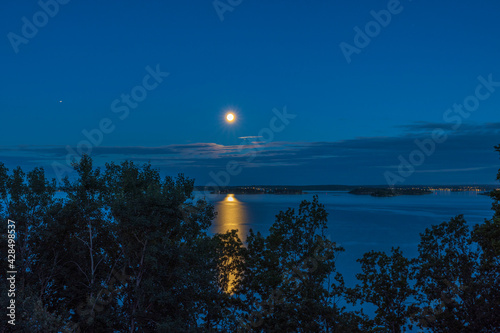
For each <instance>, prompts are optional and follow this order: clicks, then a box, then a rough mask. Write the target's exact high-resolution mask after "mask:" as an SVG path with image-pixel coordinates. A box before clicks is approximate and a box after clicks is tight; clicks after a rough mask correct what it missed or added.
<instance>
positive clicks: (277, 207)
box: [206, 191, 493, 286]
mask: <svg viewBox="0 0 500 333" xmlns="http://www.w3.org/2000/svg"><path fill="white" fill-rule="evenodd" d="M315 195H317V196H318V199H319V202H320V203H322V204H324V205H325V209H326V210H327V212H328V222H327V226H328V229H327V232H326V235H327V236H328V237H329V239H330V240H332V241H334V242H336V243H337V245H339V246H342V247H343V248H344V249H345V251H344V252H342V253H341V254H340V255H339V256H338V258H337V259H336V266H337V270H338V271H339V272H340V273H341V274H342V275H343V277H344V280H345V282H346V285H347V286H354V285H355V284H356V277H355V276H356V274H357V273H359V272H361V269H360V264H359V263H358V262H356V259H358V258H361V257H362V256H363V254H364V253H366V252H369V251H371V250H375V251H386V252H389V251H390V250H391V247H400V248H401V250H402V251H403V254H404V255H405V256H406V257H408V258H413V257H416V256H418V244H419V242H420V234H421V233H423V232H424V231H425V229H426V228H430V227H431V226H432V225H436V224H439V223H442V222H444V221H449V220H450V219H451V218H453V217H454V216H457V215H459V214H463V215H464V217H465V219H466V221H467V222H468V224H469V225H470V227H471V228H472V227H473V226H474V225H475V224H478V223H482V222H484V220H485V219H490V218H491V217H492V216H493V211H492V210H491V206H492V200H491V198H490V197H488V196H485V195H480V194H479V193H478V192H469V191H464V192H451V191H435V192H433V193H432V194H428V195H409V196H397V197H372V196H369V195H353V194H349V193H348V192H338V191H327V192H313V191H311V192H307V191H306V192H305V193H304V194H297V195H279V194H247V195H234V194H227V195H220V194H211V195H209V196H208V197H206V199H207V200H208V201H210V202H211V203H213V204H214V206H215V210H216V212H217V217H216V219H215V220H214V222H213V224H212V227H211V229H210V231H211V232H212V233H222V232H225V231H227V230H231V229H237V230H238V235H239V237H240V239H242V241H245V239H246V235H247V234H248V231H249V230H250V229H253V231H255V232H257V231H258V232H261V233H262V234H263V235H268V234H269V228H270V227H271V225H272V224H273V223H274V221H275V216H276V215H277V214H278V213H279V212H280V211H285V210H287V209H288V208H289V207H290V208H295V211H296V212H297V211H298V207H299V204H300V202H301V201H303V200H309V201H310V200H312V199H313V196H315Z"/></svg>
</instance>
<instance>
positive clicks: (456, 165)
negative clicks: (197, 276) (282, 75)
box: [0, 123, 500, 184]
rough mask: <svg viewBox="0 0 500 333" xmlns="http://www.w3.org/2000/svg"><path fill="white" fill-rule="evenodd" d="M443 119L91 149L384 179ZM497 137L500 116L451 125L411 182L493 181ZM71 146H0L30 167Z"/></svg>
mask: <svg viewBox="0 0 500 333" xmlns="http://www.w3.org/2000/svg"><path fill="white" fill-rule="evenodd" d="M441 125H443V124H437V123H436V124H434V123H415V124H411V125H407V126H405V127H404V128H405V131H404V132H403V133H402V134H401V135H399V136H392V137H360V138H355V139H350V140H342V141H334V142H284V141H281V142H271V143H259V144H252V143H251V142H248V143H245V144H243V145H221V144H217V143H203V142H201V143H189V144H175V145H168V146H161V147H141V146H133V147H95V148H94V149H93V151H92V156H93V158H94V160H95V163H96V165H103V164H104V163H105V162H108V161H115V162H120V161H123V160H125V159H127V160H132V161H135V162H137V163H145V162H151V163H152V164H153V166H155V167H157V168H160V169H161V170H162V171H164V172H166V173H170V174H175V173H178V172H184V173H186V174H188V175H191V176H193V177H195V178H196V179H197V182H198V183H199V182H206V181H208V180H209V177H208V174H209V172H210V171H217V170H223V169H224V168H225V167H226V165H227V163H228V162H229V161H236V162H237V163H239V164H240V165H241V166H242V167H243V168H245V169H246V171H244V172H242V173H241V175H240V176H238V177H235V178H234V180H233V181H234V182H237V183H254V182H259V183H260V182H266V181H267V182H269V183H274V184H278V183H310V184H312V183H340V184H348V183H349V184H356V183H360V184H363V183H364V184H371V183H375V184H382V183H384V179H383V169H390V168H396V167H397V165H398V160H397V157H398V156H399V155H400V154H403V155H404V154H407V153H408V152H409V151H411V150H412V149H414V147H415V143H414V142H415V140H416V139H423V138H425V137H426V134H425V131H427V130H432V129H434V128H443V127H444V126H441ZM254 138H255V137H251V138H250V139H252V140H253V139H254ZM499 143H500V123H488V124H483V125H479V124H468V125H466V126H462V127H461V130H460V131H456V132H453V131H450V132H449V139H448V140H447V141H446V142H445V143H444V144H441V145H439V146H438V147H437V148H436V152H435V153H434V154H433V155H432V156H431V157H430V158H428V159H427V160H426V162H425V165H424V166H423V167H422V168H421V170H417V171H416V172H415V175H414V176H412V178H411V179H408V182H410V183H436V182H441V183H453V182H455V183H461V182H467V181H470V182H472V181H474V182H488V183H491V182H492V181H493V179H494V178H495V174H496V173H495V170H494V169H495V168H498V166H499V163H498V162H499V161H498V156H497V154H496V153H495V152H494V150H493V147H494V146H495V145H497V144H499ZM73 149H74V148H73ZM67 154H68V151H67V148H66V147H63V146H35V145H33V146H15V147H12V146H10V147H6V146H3V147H2V146H0V161H2V162H4V163H5V164H6V165H7V166H9V167H13V166H16V165H21V166H23V167H26V168H28V169H29V168H32V167H34V166H43V167H45V168H46V169H47V171H48V172H49V173H50V169H51V167H50V165H51V163H52V162H54V161H57V162H61V163H63V162H64V161H65V159H66V157H67ZM249 156H253V158H251V159H250V158H249ZM490 170H491V171H490ZM438 175H439V176H438Z"/></svg>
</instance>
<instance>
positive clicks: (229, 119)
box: [226, 113, 234, 122]
mask: <svg viewBox="0 0 500 333" xmlns="http://www.w3.org/2000/svg"><path fill="white" fill-rule="evenodd" d="M226 120H227V121H228V122H232V121H234V114H232V113H228V114H227V115H226Z"/></svg>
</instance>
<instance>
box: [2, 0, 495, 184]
mask: <svg viewBox="0 0 500 333" xmlns="http://www.w3.org/2000/svg"><path fill="white" fill-rule="evenodd" d="M44 4H46V5H44ZM42 7H45V10H46V12H48V14H44V12H43V9H42ZM0 13H1V14H0V17H1V19H0V27H1V33H2V34H3V37H2V38H3V39H2V40H3V41H2V43H1V44H0V48H1V50H0V54H1V57H2V58H1V60H2V62H1V63H2V72H1V73H2V76H1V80H0V89H1V94H0V110H1V113H0V124H1V125H2V126H1V132H0V161H2V162H4V163H5V164H6V166H7V167H9V168H13V167H15V166H17V165H21V166H22V167H23V168H26V169H27V170H29V169H32V168H33V167H35V166H42V167H44V168H45V169H46V171H47V174H48V175H49V176H50V177H55V176H57V177H62V176H64V175H66V174H68V166H67V165H68V164H67V161H70V160H71V159H72V158H73V157H75V156H77V155H79V154H80V153H84V152H89V153H91V156H92V157H93V158H94V160H95V163H96V165H98V166H99V165H100V166H102V165H103V164H104V163H105V162H109V161H115V162H120V161H122V160H125V159H129V160H133V161H137V162H138V163H144V162H148V161H150V162H151V163H152V164H153V165H154V166H155V167H157V168H159V169H160V170H161V171H162V173H163V174H165V175H176V174H177V173H179V172H183V173H185V174H186V175H187V176H189V177H193V178H195V179H196V184H198V185H204V184H206V183H207V182H216V183H217V182H220V183H221V185H225V184H226V183H227V184H229V185H249V184H269V185H273V184H276V185H278V184H384V183H387V182H388V179H393V180H394V179H396V180H397V182H396V183H400V184H486V183H493V182H494V179H495V176H496V171H497V170H498V168H499V165H500V163H499V162H500V161H499V159H498V154H497V153H496V152H495V151H494V146H495V145H498V144H500V135H499V134H500V118H499V115H500V113H499V110H500V61H499V59H500V24H499V20H498V18H499V15H500V2H498V1H494V0H488V1H486V0H483V1H458V2H457V1H437V2H436V1H429V0H413V1H409V0H404V1H401V2H398V1H394V0H391V1H386V0H384V1H365V0H363V1H344V0H342V1H304V0H293V1H291V0H286V1H285V0H280V1H278V0H271V1H251V0H244V1H240V0H218V1H215V2H213V1H210V0H203V1H201V0H191V1H164V0H163V1H160V0H148V1H131V0H123V1H77V0H71V1H68V0H64V1H63V0H59V2H56V0H42V1H40V2H37V1H24V0H23V1H10V0H9V1H2V2H1V3H0ZM377 20H378V21H377ZM37 25H38V26H37ZM367 29H368V30H367ZM359 32H361V33H359ZM461 105H463V106H461ZM230 110H232V111H233V112H234V114H235V115H236V121H235V122H234V123H227V122H226V121H225V120H224V116H225V114H226V113H227V112H229V111H230ZM403 165H404V166H403ZM408 167H409V169H408ZM228 169H229V170H231V172H232V173H233V174H232V175H229V173H228V172H229V171H228ZM223 170H225V171H223ZM221 171H223V172H222V173H221ZM225 175H229V177H225ZM214 178H215V179H214ZM222 183H224V184H222Z"/></svg>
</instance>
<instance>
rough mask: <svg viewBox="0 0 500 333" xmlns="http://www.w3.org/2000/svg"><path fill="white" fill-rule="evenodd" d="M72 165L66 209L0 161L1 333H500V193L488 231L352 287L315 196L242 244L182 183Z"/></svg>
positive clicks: (115, 168) (483, 227)
mask: <svg viewBox="0 0 500 333" xmlns="http://www.w3.org/2000/svg"><path fill="white" fill-rule="evenodd" d="M495 149H496V150H497V151H498V152H499V153H500V145H499V146H496V147H495ZM73 167H74V169H75V171H76V174H77V177H76V178H75V179H74V180H69V179H68V178H66V179H65V180H64V191H65V193H66V198H64V199H58V198H56V196H55V194H56V191H57V186H56V181H55V180H49V179H48V178H47V177H46V176H45V172H44V170H43V169H42V168H35V169H33V170H32V171H30V172H27V173H25V172H24V171H23V170H22V169H21V168H20V167H17V168H15V169H14V170H12V171H11V172H9V170H8V169H7V168H6V167H5V166H4V165H3V164H2V163H0V199H1V200H0V220H2V221H4V223H2V226H1V230H2V237H1V238H0V240H1V242H2V249H3V251H4V252H3V253H4V255H3V256H2V257H3V262H2V265H3V268H4V269H2V270H0V289H1V290H2V292H1V296H0V304H1V307H2V308H3V309H4V311H6V310H5V309H6V307H7V306H8V304H9V303H8V302H9V298H8V297H7V292H6V291H7V290H8V281H7V274H6V269H5V268H6V267H7V266H8V261H7V256H6V253H7V248H8V238H7V220H8V219H10V220H14V221H15V222H16V238H15V249H16V258H15V259H16V260H15V265H16V269H17V272H18V273H17V281H16V290H15V294H16V297H15V300H16V320H15V323H16V325H15V326H12V325H9V324H7V320H8V319H9V318H8V317H6V316H5V314H4V315H3V316H4V318H3V319H2V324H1V326H0V331H1V332H30V333H31V332H33V333H36V332H43V333H49V332H131V333H132V332H335V333H337V332H339V333H340V332H384V333H385V332H392V333H396V332H405V331H407V330H409V329H411V328H412V327H413V328H418V329H420V330H421V331H425V332H500V288H499V286H500V281H499V280H500V193H499V192H498V191H496V192H492V193H491V197H492V199H493V206H492V209H493V217H492V218H491V219H488V220H485V221H484V222H483V223H481V224H478V225H475V226H474V227H473V228H470V227H469V225H468V224H467V222H466V221H465V219H464V217H463V215H457V216H455V217H453V218H451V219H450V220H449V221H446V222H443V223H441V224H438V225H434V226H432V227H431V228H427V229H426V230H425V231H423V233H421V240H420V243H419V245H418V256H417V257H416V258H406V257H405V256H404V254H403V253H402V251H401V250H400V249H399V248H392V250H391V251H390V252H389V253H386V252H379V251H371V252H368V253H365V254H364V255H363V257H362V258H359V259H358V260H357V261H358V262H359V264H360V265H361V273H359V274H358V275H357V276H356V277H357V284H356V285H355V286H354V287H347V286H346V284H345V282H344V279H343V277H342V275H341V274H340V272H338V271H337V269H336V265H335V260H336V258H337V257H338V255H339V254H340V253H342V252H343V251H344V249H343V248H342V247H340V246H338V245H337V244H336V243H335V242H334V241H332V240H330V239H328V237H327V236H326V231H327V230H326V229H327V218H328V214H327V212H326V210H325V207H324V205H322V204H321V203H320V202H319V200H318V197H317V196H315V197H314V198H313V200H312V201H305V200H304V201H302V203H301V204H300V205H299V207H298V209H293V208H289V209H288V210H286V211H281V212H279V213H278V214H277V215H276V220H275V222H274V224H273V225H272V226H271V227H270V229H269V234H268V235H267V236H264V235H262V234H261V233H254V232H253V231H252V230H250V232H249V234H248V235H247V239H246V240H245V242H244V243H243V240H240V239H239V238H238V234H237V231H236V230H232V231H228V232H226V233H224V234H215V235H211V234H210V233H209V232H208V230H209V227H210V226H211V223H212V220H213V219H214V217H215V214H216V213H215V211H214V207H213V206H212V205H211V204H209V203H207V202H206V201H204V200H198V201H194V200H193V199H194V195H193V190H194V180H193V179H190V178H186V177H185V176H184V175H182V174H180V175H178V176H177V177H176V178H172V177H161V176H160V174H159V172H158V170H155V169H154V168H152V166H151V165H150V164H145V165H141V166H138V165H136V164H134V163H132V162H129V161H125V162H123V163H121V164H114V163H109V164H106V166H105V168H104V169H101V168H95V167H94V166H93V162H92V159H91V158H90V157H89V156H83V157H82V159H81V160H80V161H79V162H76V163H74V165H73ZM497 180H500V170H499V172H498V175H497ZM366 303H368V304H371V305H372V306H374V308H375V313H374V314H373V315H368V314H366V313H365V312H364V311H363V309H362V305H363V304H366ZM347 304H351V305H361V308H360V309H359V310H353V308H354V309H355V307H349V308H348V307H347V306H346V305H347Z"/></svg>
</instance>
